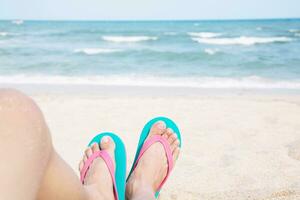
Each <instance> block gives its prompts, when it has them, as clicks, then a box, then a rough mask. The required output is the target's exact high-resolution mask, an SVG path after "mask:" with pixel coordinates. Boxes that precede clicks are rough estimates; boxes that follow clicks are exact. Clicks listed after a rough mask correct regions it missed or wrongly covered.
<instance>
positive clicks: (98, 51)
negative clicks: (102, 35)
mask: <svg viewBox="0 0 300 200" xmlns="http://www.w3.org/2000/svg"><path fill="white" fill-rule="evenodd" d="M121 51H122V49H101V48H83V49H75V50H74V53H83V54H87V55H96V54H107V53H115V52H121Z"/></svg>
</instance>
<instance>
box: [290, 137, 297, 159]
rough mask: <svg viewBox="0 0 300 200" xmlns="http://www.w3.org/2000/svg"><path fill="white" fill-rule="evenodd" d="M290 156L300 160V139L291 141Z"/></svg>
mask: <svg viewBox="0 0 300 200" xmlns="http://www.w3.org/2000/svg"><path fill="white" fill-rule="evenodd" d="M288 147H289V152H288V155H289V157H291V158H293V159H296V160H300V140H297V141H296V142H293V143H291V144H290V145H289V146H288Z"/></svg>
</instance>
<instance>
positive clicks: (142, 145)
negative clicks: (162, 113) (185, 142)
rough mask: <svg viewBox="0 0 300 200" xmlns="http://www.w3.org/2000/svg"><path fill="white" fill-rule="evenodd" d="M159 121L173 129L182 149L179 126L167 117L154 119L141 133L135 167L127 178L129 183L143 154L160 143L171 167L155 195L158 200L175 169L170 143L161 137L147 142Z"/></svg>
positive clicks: (151, 138) (133, 166)
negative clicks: (151, 130)
mask: <svg viewBox="0 0 300 200" xmlns="http://www.w3.org/2000/svg"><path fill="white" fill-rule="evenodd" d="M158 121H163V122H165V124H166V127H167V128H171V129H173V131H174V133H175V134H176V135H177V138H178V140H179V141H180V143H179V147H181V145H182V141H181V135H180V131H179V129H178V127H177V125H176V124H175V123H174V122H173V121H172V120H171V119H169V118H166V117H157V118H154V119H152V120H150V121H149V122H148V123H147V124H146V125H145V126H144V128H143V130H142V132H141V135H140V139H139V143H138V146H137V151H136V154H135V158H134V162H133V165H132V167H131V170H130V173H129V175H128V177H127V181H128V179H129V177H130V175H131V173H132V172H133V170H134V169H135V167H136V165H137V163H138V161H139V158H140V157H141V156H142V154H143V153H144V152H145V151H146V150H147V149H148V148H149V147H150V146H151V145H152V144H154V143H156V142H160V143H161V144H162V145H163V147H164V149H165V151H166V155H167V158H168V166H169V168H168V172H167V176H166V177H165V179H164V180H163V182H162V183H161V185H160V187H159V188H158V190H157V191H156V193H155V197H156V198H158V196H159V193H160V190H161V187H162V186H163V184H164V182H165V181H166V179H167V178H168V175H169V173H170V172H171V170H172V168H173V159H172V152H171V151H170V145H169V143H168V142H167V141H166V139H165V138H164V137H161V136H155V137H150V138H149V139H147V141H145V140H146V138H147V137H148V135H149V132H150V129H151V127H152V126H153V124H155V123H156V122H158Z"/></svg>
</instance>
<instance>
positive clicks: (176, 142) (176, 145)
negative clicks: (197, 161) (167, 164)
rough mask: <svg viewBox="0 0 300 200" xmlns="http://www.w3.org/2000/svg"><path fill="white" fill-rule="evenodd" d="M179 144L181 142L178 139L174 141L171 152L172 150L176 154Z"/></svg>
mask: <svg viewBox="0 0 300 200" xmlns="http://www.w3.org/2000/svg"><path fill="white" fill-rule="evenodd" d="M179 143H180V141H179V140H178V139H175V140H174V141H173V143H172V144H171V150H172V152H174V150H175V148H177V147H179Z"/></svg>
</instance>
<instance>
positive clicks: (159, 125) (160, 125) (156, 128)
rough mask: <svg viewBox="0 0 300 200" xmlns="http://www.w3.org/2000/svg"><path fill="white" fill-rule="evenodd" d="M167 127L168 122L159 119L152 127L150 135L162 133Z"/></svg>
mask: <svg viewBox="0 0 300 200" xmlns="http://www.w3.org/2000/svg"><path fill="white" fill-rule="evenodd" d="M165 129H166V123H165V122H163V121H158V122H156V123H155V124H154V125H153V126H152V127H151V130H150V133H149V136H152V135H162V134H163V133H164V131H165Z"/></svg>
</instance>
